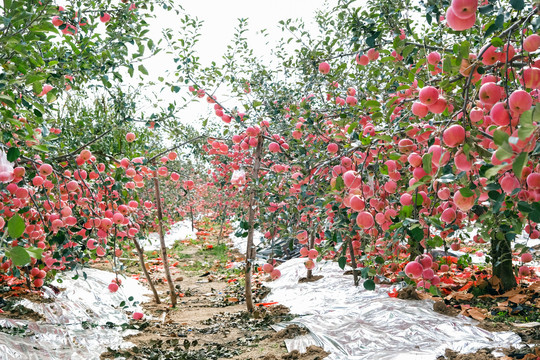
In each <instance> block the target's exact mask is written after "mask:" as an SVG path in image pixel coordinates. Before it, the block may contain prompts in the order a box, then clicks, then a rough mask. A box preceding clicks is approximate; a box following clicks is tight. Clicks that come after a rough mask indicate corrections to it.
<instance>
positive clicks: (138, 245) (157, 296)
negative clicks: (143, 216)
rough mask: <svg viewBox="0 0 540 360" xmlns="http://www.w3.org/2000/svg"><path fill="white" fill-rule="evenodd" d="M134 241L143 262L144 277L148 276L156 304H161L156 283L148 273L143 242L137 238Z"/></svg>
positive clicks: (140, 261)
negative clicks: (140, 242)
mask: <svg viewBox="0 0 540 360" xmlns="http://www.w3.org/2000/svg"><path fill="white" fill-rule="evenodd" d="M133 243H134V244H135V248H136V249H137V254H138V255H139V263H140V264H141V268H142V271H143V273H144V277H145V278H146V281H148V285H149V286H150V289H151V290H152V293H153V294H154V300H156V304H161V300H159V295H158V292H157V290H156V287H155V286H154V283H153V282H152V279H151V278H150V274H148V270H147V269H146V266H145V265H144V256H143V254H144V250H143V248H142V247H141V244H139V242H138V241H137V239H135V238H134V239H133Z"/></svg>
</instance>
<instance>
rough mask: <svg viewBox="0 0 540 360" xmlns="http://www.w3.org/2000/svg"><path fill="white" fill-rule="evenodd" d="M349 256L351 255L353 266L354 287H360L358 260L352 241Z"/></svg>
mask: <svg viewBox="0 0 540 360" xmlns="http://www.w3.org/2000/svg"><path fill="white" fill-rule="evenodd" d="M349 254H350V255H351V266H352V268H353V271H352V273H353V280H354V286H358V283H359V279H358V271H357V270H356V258H355V257H354V249H353V246H352V239H350V240H349Z"/></svg>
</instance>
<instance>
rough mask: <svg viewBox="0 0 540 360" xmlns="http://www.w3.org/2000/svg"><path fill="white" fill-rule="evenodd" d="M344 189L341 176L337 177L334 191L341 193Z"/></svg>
mask: <svg viewBox="0 0 540 360" xmlns="http://www.w3.org/2000/svg"><path fill="white" fill-rule="evenodd" d="M344 188H345V182H344V181H343V178H342V177H341V176H338V177H337V178H336V190H337V191H341V190H343V189H344Z"/></svg>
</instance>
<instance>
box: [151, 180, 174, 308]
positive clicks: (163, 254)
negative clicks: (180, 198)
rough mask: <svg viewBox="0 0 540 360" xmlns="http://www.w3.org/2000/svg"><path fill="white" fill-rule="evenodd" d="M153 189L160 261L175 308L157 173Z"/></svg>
mask: <svg viewBox="0 0 540 360" xmlns="http://www.w3.org/2000/svg"><path fill="white" fill-rule="evenodd" d="M154 188H155V196H156V206H157V213H158V232H159V244H160V246H161V260H162V261H163V270H164V271H165V277H166V278H167V282H168V283H169V292H170V293H171V304H172V306H173V307H176V289H175V288H174V283H173V280H172V278H171V272H170V270H169V259H168V258H167V248H166V247H165V235H164V234H163V213H162V210H161V194H160V192H159V179H158V177H157V173H156V172H154Z"/></svg>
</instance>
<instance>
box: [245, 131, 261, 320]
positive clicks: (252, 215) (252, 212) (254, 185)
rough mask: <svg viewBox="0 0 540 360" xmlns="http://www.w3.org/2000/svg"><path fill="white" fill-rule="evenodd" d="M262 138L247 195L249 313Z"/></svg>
mask: <svg viewBox="0 0 540 360" xmlns="http://www.w3.org/2000/svg"><path fill="white" fill-rule="evenodd" d="M262 145H263V138H262V136H259V142H258V143H257V149H256V150H255V160H254V163H253V173H252V176H251V190H250V194H249V219H248V226H249V230H248V238H247V246H246V271H245V274H246V275H245V280H246V306H247V309H248V311H249V312H252V311H253V294H252V292H251V269H252V266H253V260H254V259H255V246H254V245H253V232H254V228H253V223H254V221H255V203H256V201H255V192H256V191H257V186H258V184H257V183H258V179H259V167H260V166H261V154H262Z"/></svg>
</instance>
